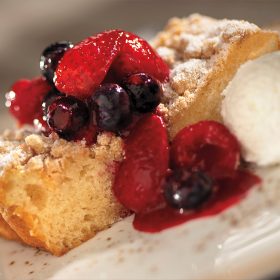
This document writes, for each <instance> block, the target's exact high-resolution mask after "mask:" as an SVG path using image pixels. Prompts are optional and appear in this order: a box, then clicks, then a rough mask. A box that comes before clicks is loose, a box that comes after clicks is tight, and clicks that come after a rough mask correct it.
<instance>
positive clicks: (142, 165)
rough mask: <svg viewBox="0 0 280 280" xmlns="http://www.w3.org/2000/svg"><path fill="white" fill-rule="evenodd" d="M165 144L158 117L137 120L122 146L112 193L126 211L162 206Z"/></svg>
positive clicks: (151, 116) (166, 146) (164, 134)
mask: <svg viewBox="0 0 280 280" xmlns="http://www.w3.org/2000/svg"><path fill="white" fill-rule="evenodd" d="M168 158H169V154H168V140H167V133H166V129H165V126H164V124H163V122H162V120H161V118H160V117H158V116H156V115H147V116H145V117H143V118H142V119H140V120H139V121H138V123H137V124H136V126H135V128H134V129H133V130H132V132H131V133H130V135H129V136H128V138H127V140H126V144H125V159H124V160H123V162H122V163H121V165H120V167H119V170H118V173H117V175H116V179H115V183H114V186H113V190H114V192H115V195H116V197H117V199H118V200H119V201H120V202H121V203H122V204H123V205H124V206H125V207H126V208H128V209H130V210H132V211H135V212H136V213H139V212H141V213H142V212H146V211H149V210H151V209H152V208H153V207H156V206H158V205H159V204H160V203H161V202H163V200H164V199H163V193H162V192H163V191H162V184H163V183H164V179H165V175H166V173H167V169H168Z"/></svg>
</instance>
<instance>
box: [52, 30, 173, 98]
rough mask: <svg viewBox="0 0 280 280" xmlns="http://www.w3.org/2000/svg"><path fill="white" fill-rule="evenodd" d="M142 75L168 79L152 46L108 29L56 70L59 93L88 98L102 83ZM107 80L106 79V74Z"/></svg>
mask: <svg viewBox="0 0 280 280" xmlns="http://www.w3.org/2000/svg"><path fill="white" fill-rule="evenodd" d="M136 72H145V73H147V74H149V75H151V76H153V77H154V78H156V79H158V80H159V81H161V82H162V81H164V80H167V79H168V75H169V69H168V66H167V65H166V64H165V63H164V62H163V60H162V59H161V58H160V57H159V56H158V55H157V54H156V53H155V52H154V50H153V49H152V47H151V46H150V45H149V44H148V43H147V42H146V41H145V40H143V39H141V38H139V37H137V36H136V35H134V34H132V33H128V32H125V31H121V30H111V31H107V32H104V33H100V34H98V35H97V36H95V37H89V38H88V39H86V40H84V41H82V42H81V43H79V44H78V45H76V46H75V47H74V48H72V49H70V50H68V51H67V52H66V53H65V55H64V56H63V58H62V59H61V61H60V63H59V65H58V68H57V70H56V76H55V85H56V87H57V88H58V89H59V91H61V92H63V93H66V94H69V95H74V96H76V97H80V98H83V97H88V96H90V95H91V94H92V93H93V92H94V90H95V89H96V88H97V87H98V86H99V85H100V84H101V83H102V82H103V81H104V80H110V81H111V80H112V77H114V79H117V80H116V81H115V82H118V80H121V79H123V78H124V77H125V76H126V75H128V74H132V73H136ZM108 73H109V74H110V78H107V77H106V76H107V74H108Z"/></svg>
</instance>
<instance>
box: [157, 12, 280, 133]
mask: <svg viewBox="0 0 280 280" xmlns="http://www.w3.org/2000/svg"><path fill="white" fill-rule="evenodd" d="M153 46H154V47H155V49H156V50H157V52H158V53H159V54H160V55H161V57H162V58H163V59H164V60H165V61H166V62H167V63H168V65H169V66H170V68H171V73H170V81H169V83H168V84H167V85H166V88H165V90H164V97H163V99H162V102H163V104H164V105H165V107H166V111H167V119H168V122H167V125H168V129H169V133H170V136H171V138H174V136H175V135H176V133H177V132H178V131H179V130H181V129H182V128H184V127H185V126H186V125H189V124H193V123H196V122H197V121H200V120H204V119H208V120H216V121H221V120H222V117H221V101H222V96H221V92H222V91H223V90H224V89H225V87H226V86H227V84H228V83H229V81H230V80H231V79H232V78H233V76H234V74H235V72H236V71H237V69H238V68H239V67H240V65H241V64H243V63H244V62H246V61H247V60H251V59H254V58H257V57H259V56H261V55H263V54H265V53H270V52H273V51H275V50H278V49H279V36H278V34H277V33H276V32H272V31H266V30H262V29H260V28H259V27H257V26H256V25H254V24H251V23H248V22H246V21H238V20H226V19H225V20H216V19H213V18H209V17H205V16H201V15H197V14H194V15H191V16H189V17H188V18H183V19H179V18H174V19H172V20H170V21H169V23H168V24H167V26H166V27H165V29H164V30H163V31H162V32H160V33H159V35H158V36H157V37H156V38H155V40H154V42H153Z"/></svg>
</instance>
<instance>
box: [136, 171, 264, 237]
mask: <svg viewBox="0 0 280 280" xmlns="http://www.w3.org/2000/svg"><path fill="white" fill-rule="evenodd" d="M259 183H260V179H259V178H258V177H257V176H255V175H253V174H251V173H249V172H245V171H238V172H236V176H235V178H231V179H223V180H219V182H218V188H217V191H216V192H215V194H214V195H213V196H212V198H211V199H210V200H209V201H208V203H206V204H204V206H203V207H202V208H201V209H198V210H196V211H190V212H186V213H182V214H180V212H179V211H177V210H174V209H172V208H170V207H168V206H166V207H165V208H162V209H159V210H156V211H153V212H150V213H146V214H136V215H135V218H134V221H133V225H134V228H135V229H137V230H139V231H143V232H149V233H155V232H159V231H162V230H164V229H167V228H171V227H174V226H177V225H180V224H182V223H185V222H188V221H191V220H194V219H198V218H203V217H208V216H214V215H217V214H219V213H221V212H223V211H224V210H226V209H228V208H229V207H231V206H234V205H235V204H237V203H238V202H240V201H241V200H242V199H243V198H244V197H245V196H246V194H247V193H248V191H249V190H250V189H251V188H252V187H254V186H256V185H257V184H259Z"/></svg>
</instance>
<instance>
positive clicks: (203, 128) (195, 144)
mask: <svg viewBox="0 0 280 280" xmlns="http://www.w3.org/2000/svg"><path fill="white" fill-rule="evenodd" d="M239 158H240V147H239V144H238V142H237V140H236V138H235V137H234V136H233V135H232V134H231V133H230V132H229V130H228V129H227V128H226V127H225V126H223V125H222V124H219V123H217V122H214V121H202V122H199V123H197V124H194V125H191V126H188V127H186V128H184V129H182V130H181V131H180V132H179V133H178V134H177V135H176V137H175V139H174V141H173V143H172V146H171V163H172V165H173V167H174V168H175V169H176V168H178V167H179V168H182V167H184V168H186V169H188V170H191V171H196V170H200V171H205V172H207V173H208V175H210V176H211V177H212V178H221V177H226V176H230V175H231V174H232V173H233V172H234V170H236V168H237V167H238V164H239Z"/></svg>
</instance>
